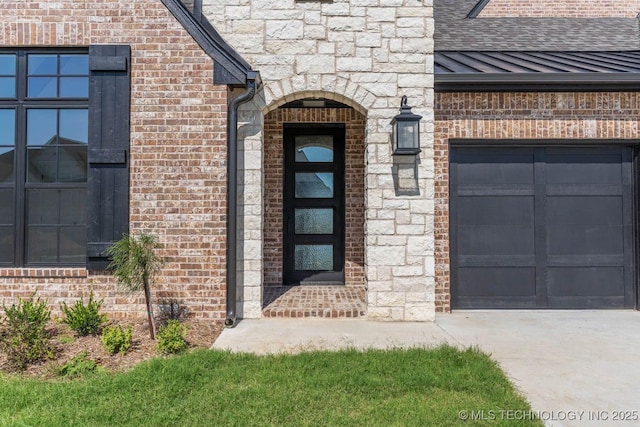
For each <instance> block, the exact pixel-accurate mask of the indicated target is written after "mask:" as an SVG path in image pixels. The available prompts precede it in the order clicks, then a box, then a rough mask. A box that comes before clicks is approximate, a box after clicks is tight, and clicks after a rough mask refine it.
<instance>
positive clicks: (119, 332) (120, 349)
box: [100, 325, 133, 354]
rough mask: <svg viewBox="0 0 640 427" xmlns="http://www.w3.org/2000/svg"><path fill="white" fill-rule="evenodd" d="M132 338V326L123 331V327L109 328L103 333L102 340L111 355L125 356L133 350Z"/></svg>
mask: <svg viewBox="0 0 640 427" xmlns="http://www.w3.org/2000/svg"><path fill="white" fill-rule="evenodd" d="M132 337H133V333H132V330H131V326H127V329H123V328H122V326H120V325H116V326H107V327H106V328H105V329H104V331H103V332H102V336H101V337H100V339H101V340H102V344H103V345H104V348H105V350H107V352H108V353H109V354H116V353H121V354H125V353H126V352H127V351H129V349H130V348H131V341H132Z"/></svg>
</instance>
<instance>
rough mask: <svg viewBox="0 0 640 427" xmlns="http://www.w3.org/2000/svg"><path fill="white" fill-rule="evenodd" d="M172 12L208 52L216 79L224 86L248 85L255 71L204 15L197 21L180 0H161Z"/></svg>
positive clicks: (214, 80) (215, 80)
mask: <svg viewBox="0 0 640 427" xmlns="http://www.w3.org/2000/svg"><path fill="white" fill-rule="evenodd" d="M162 3H163V4H164V5H165V6H166V8H167V9H168V10H169V12H171V14H172V15H173V16H174V17H175V18H176V19H177V20H178V22H180V24H181V25H182V26H183V27H184V29H185V30H187V32H188V33H189V34H190V35H191V37H193V39H194V40H195V42H196V43H198V45H199V46H200V47H201V48H202V50H203V51H204V52H205V53H207V55H209V56H210V57H211V58H212V59H213V61H214V66H215V72H214V75H213V82H214V83H215V84H221V85H243V86H244V85H245V84H246V82H247V80H249V79H251V77H252V76H253V78H255V74H256V71H253V70H252V69H251V66H250V65H249V63H248V62H247V61H245V60H244V59H243V58H242V56H240V54H238V53H237V52H236V51H235V50H234V49H233V48H232V47H231V46H229V45H228V44H227V43H226V42H225V41H224V39H223V38H222V37H221V36H220V34H218V32H217V31H216V30H215V28H214V27H213V26H212V25H211V24H210V23H209V21H207V20H206V18H205V17H204V16H203V17H201V19H200V20H197V19H196V18H195V17H194V16H193V15H192V14H191V13H190V12H189V11H188V10H187V9H186V8H185V7H184V5H183V4H182V3H181V2H180V1H179V0H162Z"/></svg>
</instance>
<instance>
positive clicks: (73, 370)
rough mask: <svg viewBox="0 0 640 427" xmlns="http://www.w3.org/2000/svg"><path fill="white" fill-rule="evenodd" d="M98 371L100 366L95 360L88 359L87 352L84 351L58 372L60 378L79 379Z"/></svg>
mask: <svg viewBox="0 0 640 427" xmlns="http://www.w3.org/2000/svg"><path fill="white" fill-rule="evenodd" d="M97 370H98V365H97V364H96V362H95V361H94V360H91V359H87V352H86V351H83V352H82V353H80V354H78V355H77V356H76V357H74V358H73V359H71V360H69V361H68V362H67V363H65V364H64V365H62V366H60V367H59V368H58V369H57V370H56V374H57V375H58V376H60V377H67V378H78V377H83V376H85V375H88V374H91V373H94V372H96V371H97Z"/></svg>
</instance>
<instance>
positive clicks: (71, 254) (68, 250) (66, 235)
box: [59, 227, 87, 264]
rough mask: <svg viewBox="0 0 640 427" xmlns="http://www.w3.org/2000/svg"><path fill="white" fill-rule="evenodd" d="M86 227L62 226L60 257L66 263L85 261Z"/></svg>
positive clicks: (60, 260)
mask: <svg viewBox="0 0 640 427" xmlns="http://www.w3.org/2000/svg"><path fill="white" fill-rule="evenodd" d="M85 236H86V228H85V227H60V258H59V262H61V263H65V264H72V263H81V262H84V260H85V257H86V256H87V251H86V247H85V242H86V237H85Z"/></svg>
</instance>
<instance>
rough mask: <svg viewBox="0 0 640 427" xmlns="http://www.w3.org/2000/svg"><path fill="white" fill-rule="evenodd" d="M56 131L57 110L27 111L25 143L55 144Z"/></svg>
mask: <svg viewBox="0 0 640 427" xmlns="http://www.w3.org/2000/svg"><path fill="white" fill-rule="evenodd" d="M57 133H58V110H36V109H31V110H28V111H27V145H49V144H55V136H56V134H57Z"/></svg>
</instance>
